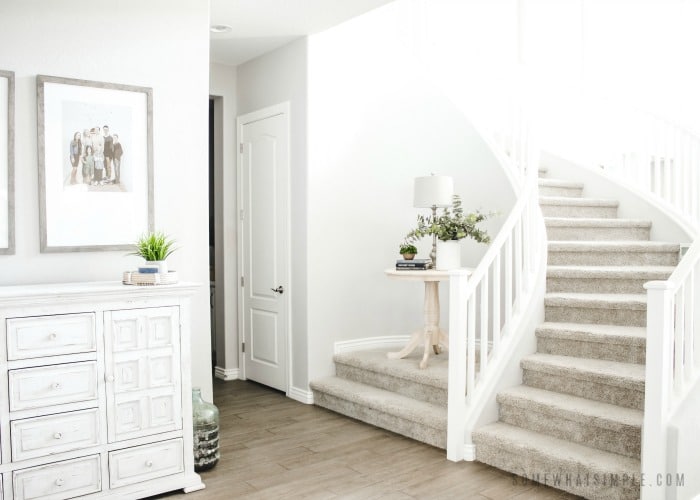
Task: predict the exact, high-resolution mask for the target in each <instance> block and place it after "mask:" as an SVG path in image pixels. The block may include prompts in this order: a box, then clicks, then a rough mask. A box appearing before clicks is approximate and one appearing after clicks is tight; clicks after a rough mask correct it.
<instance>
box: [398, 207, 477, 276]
mask: <svg viewBox="0 0 700 500" xmlns="http://www.w3.org/2000/svg"><path fill="white" fill-rule="evenodd" d="M489 215H490V214H484V213H482V212H479V211H477V212H473V213H464V209H463V208H462V200H461V199H460V197H459V195H454V196H453V197H452V207H451V209H450V208H445V209H444V211H443V213H442V214H441V215H438V216H435V217H432V216H428V217H426V216H424V215H419V216H418V224H417V226H416V228H415V229H413V230H412V231H410V232H409V233H408V234H407V235H406V241H407V242H415V241H418V240H419V239H421V238H423V237H424V236H434V237H437V239H438V240H439V241H440V242H441V243H440V245H439V246H438V250H437V262H436V266H435V267H436V269H452V268H454V267H459V255H460V248H459V241H460V240H462V239H464V238H471V239H473V240H475V241H477V242H479V243H489V241H491V239H490V237H489V235H488V233H487V232H486V231H485V230H483V229H481V228H479V227H477V224H479V223H480V222H483V221H484V220H486V219H487V218H488V217H489ZM441 254H442V255H441ZM455 262H456V264H455Z"/></svg>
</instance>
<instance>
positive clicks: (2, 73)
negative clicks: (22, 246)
mask: <svg viewBox="0 0 700 500" xmlns="http://www.w3.org/2000/svg"><path fill="white" fill-rule="evenodd" d="M0 78H2V79H5V80H7V116H5V117H0V120H2V119H6V120H7V122H6V123H7V176H6V179H3V180H0V191H1V190H2V188H3V186H2V184H3V182H2V181H5V182H6V183H7V184H6V190H7V206H6V207H4V208H5V209H6V210H7V246H1V247H0V255H14V253H15V73H14V72H13V71H6V70H0Z"/></svg>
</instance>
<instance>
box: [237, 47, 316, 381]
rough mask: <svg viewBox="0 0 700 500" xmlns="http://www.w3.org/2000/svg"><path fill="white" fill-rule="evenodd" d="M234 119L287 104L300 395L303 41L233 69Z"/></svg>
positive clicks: (303, 361)
mask: <svg viewBox="0 0 700 500" xmlns="http://www.w3.org/2000/svg"><path fill="white" fill-rule="evenodd" d="M237 90H238V101H237V108H238V109H237V112H238V115H244V114H246V113H250V112H252V111H256V110H258V109H262V108H265V107H268V106H271V105H273V104H279V103H281V102H285V101H289V103H290V125H291V132H290V134H291V136H290V169H291V170H290V173H291V175H290V184H291V185H290V190H291V191H290V193H291V198H290V207H291V214H290V217H291V234H292V241H291V254H292V266H291V283H290V285H289V287H287V286H285V288H286V289H288V290H289V291H290V293H291V301H292V308H291V322H292V331H291V332H290V333H291V343H290V345H291V355H292V380H291V383H290V386H291V387H292V388H293V389H294V388H297V389H299V390H302V391H305V390H306V387H307V384H308V378H307V377H308V376H307V326H306V323H307V317H306V314H307V302H306V296H307V291H306V286H307V285H306V282H307V248H306V244H307V236H306V234H307V233H306V231H307V226H306V221H307V160H306V155H307V149H306V148H307V145H306V141H307V40H306V39H305V38H302V39H299V40H296V41H294V42H292V43H290V44H288V45H285V46H284V47H281V48H280V49H277V50H275V51H273V52H270V53H269V54H265V55H263V56H260V57H258V58H256V59H253V60H251V61H248V62H246V63H245V64H242V65H240V66H238V87H237Z"/></svg>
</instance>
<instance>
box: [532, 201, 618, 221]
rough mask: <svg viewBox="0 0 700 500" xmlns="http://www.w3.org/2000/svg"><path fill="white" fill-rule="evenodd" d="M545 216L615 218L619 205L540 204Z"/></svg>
mask: <svg viewBox="0 0 700 500" xmlns="http://www.w3.org/2000/svg"><path fill="white" fill-rule="evenodd" d="M540 208H541V209H542V215H544V216H545V217H574V218H581V217H583V218H594V219H614V218H616V217H617V207H580V206H572V205H548V204H542V205H540Z"/></svg>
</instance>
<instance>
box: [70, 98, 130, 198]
mask: <svg viewBox="0 0 700 500" xmlns="http://www.w3.org/2000/svg"><path fill="white" fill-rule="evenodd" d="M62 114H63V116H62V124H63V127H62V128H63V130H62V135H63V137H64V144H65V150H64V151H63V158H65V162H64V175H63V188H64V189H65V190H84V191H95V192H119V191H128V190H130V187H131V186H132V182H131V176H130V174H129V172H128V160H129V157H128V154H126V152H127V151H128V150H129V145H130V143H131V134H130V131H129V128H128V127H129V124H130V121H131V110H130V109H129V108H126V107H118V106H112V107H110V106H102V105H92V104H88V103H82V102H73V101H66V102H64V103H63V113H62ZM125 167H126V170H125Z"/></svg>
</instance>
